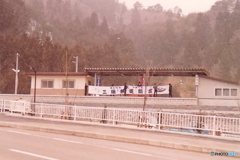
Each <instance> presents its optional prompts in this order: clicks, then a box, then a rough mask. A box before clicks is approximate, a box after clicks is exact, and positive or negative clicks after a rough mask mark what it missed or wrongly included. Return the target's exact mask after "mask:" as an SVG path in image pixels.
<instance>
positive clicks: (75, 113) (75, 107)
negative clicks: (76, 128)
mask: <svg viewBox="0 0 240 160" xmlns="http://www.w3.org/2000/svg"><path fill="white" fill-rule="evenodd" d="M76 119H77V106H76V105H75V106H74V121H76Z"/></svg>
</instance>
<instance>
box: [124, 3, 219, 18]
mask: <svg viewBox="0 0 240 160" xmlns="http://www.w3.org/2000/svg"><path fill="white" fill-rule="evenodd" d="M136 1H138V2H140V3H141V4H142V5H143V6H144V7H145V8H146V7H147V6H153V5H155V4H157V3H159V4H161V5H162V6H163V8H164V9H165V10H168V9H170V8H172V9H173V8H174V7H176V6H178V7H179V8H181V9H182V11H183V14H184V15H187V14H189V13H191V12H205V11H207V10H209V9H210V8H211V6H212V5H214V4H215V2H217V1H219V0H119V2H125V4H126V6H127V7H128V8H129V9H130V8H132V6H133V4H134V3H135V2H136Z"/></svg>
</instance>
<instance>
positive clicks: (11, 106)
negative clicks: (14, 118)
mask: <svg viewBox="0 0 240 160" xmlns="http://www.w3.org/2000/svg"><path fill="white" fill-rule="evenodd" d="M9 108H10V110H11V111H10V113H11V114H12V113H13V111H12V110H13V101H11V105H10V107H9Z"/></svg>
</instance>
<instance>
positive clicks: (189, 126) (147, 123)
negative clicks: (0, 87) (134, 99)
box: [0, 100, 240, 138]
mask: <svg viewBox="0 0 240 160" xmlns="http://www.w3.org/2000/svg"><path fill="white" fill-rule="evenodd" d="M0 109H1V112H10V113H11V114H18V113H21V114H22V115H25V116H35V117H39V118H51V119H64V120H69V121H85V122H98V123H99V122H100V123H105V124H108V125H122V126H124V125H128V126H135V127H144V128H146V129H155V130H170V131H178V132H188V133H194V134H208V135H216V136H220V135H221V134H222V135H224V134H236V135H238V136H239V138H240V118H234V117H220V116H210V115H197V114H185V113H167V112H154V111H141V110H129V109H116V108H102V107H101V108H100V107H84V106H73V105H64V104H46V103H30V102H27V101H10V100H0Z"/></svg>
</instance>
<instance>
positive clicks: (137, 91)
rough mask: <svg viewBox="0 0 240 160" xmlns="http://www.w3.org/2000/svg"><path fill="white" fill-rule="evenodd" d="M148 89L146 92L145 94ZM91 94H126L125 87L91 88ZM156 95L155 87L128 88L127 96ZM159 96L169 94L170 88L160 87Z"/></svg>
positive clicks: (89, 89) (89, 88) (158, 88)
mask: <svg viewBox="0 0 240 160" xmlns="http://www.w3.org/2000/svg"><path fill="white" fill-rule="evenodd" d="M145 89H146V92H145ZM88 93H89V94H97V95H120V94H124V86H89V87H88ZM145 93H146V94H154V88H153V86H147V87H145V86H128V87H127V91H126V94H140V95H143V94H145ZM157 94H169V86H168V85H166V86H158V87H157Z"/></svg>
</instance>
